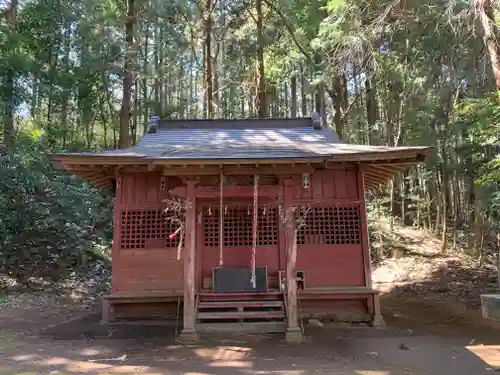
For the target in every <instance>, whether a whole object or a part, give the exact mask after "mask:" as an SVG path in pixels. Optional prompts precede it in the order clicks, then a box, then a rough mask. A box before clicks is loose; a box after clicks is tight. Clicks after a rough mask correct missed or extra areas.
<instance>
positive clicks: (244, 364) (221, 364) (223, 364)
mask: <svg viewBox="0 0 500 375" xmlns="http://www.w3.org/2000/svg"><path fill="white" fill-rule="evenodd" d="M209 366H210V367H234V368H250V367H252V362H248V361H246V362H245V361H214V362H212V363H210V364H209Z"/></svg>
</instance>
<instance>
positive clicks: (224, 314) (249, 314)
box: [197, 311, 285, 320]
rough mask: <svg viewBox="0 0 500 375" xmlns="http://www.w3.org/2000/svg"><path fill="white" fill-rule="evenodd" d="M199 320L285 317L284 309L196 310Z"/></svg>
mask: <svg viewBox="0 0 500 375" xmlns="http://www.w3.org/2000/svg"><path fill="white" fill-rule="evenodd" d="M197 318H198V319H199V320H208V319H211V320H218V319H285V312H284V311H217V312H203V311H200V312H198V315H197Z"/></svg>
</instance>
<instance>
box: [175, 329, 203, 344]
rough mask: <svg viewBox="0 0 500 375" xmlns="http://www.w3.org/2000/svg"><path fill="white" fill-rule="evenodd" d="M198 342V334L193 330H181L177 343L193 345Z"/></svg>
mask: <svg viewBox="0 0 500 375" xmlns="http://www.w3.org/2000/svg"><path fill="white" fill-rule="evenodd" d="M199 340H200V338H199V336H198V333H197V332H196V331H195V330H193V329H183V330H182V332H181V334H180V335H179V337H178V338H177V341H178V342H180V343H182V344H194V343H197V342H198V341H199Z"/></svg>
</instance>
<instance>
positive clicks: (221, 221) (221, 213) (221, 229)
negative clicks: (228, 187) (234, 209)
mask: <svg viewBox="0 0 500 375" xmlns="http://www.w3.org/2000/svg"><path fill="white" fill-rule="evenodd" d="M223 197H224V175H223V173H222V171H221V172H220V197H219V267H222V266H223V264H224V208H223V204H224V200H223Z"/></svg>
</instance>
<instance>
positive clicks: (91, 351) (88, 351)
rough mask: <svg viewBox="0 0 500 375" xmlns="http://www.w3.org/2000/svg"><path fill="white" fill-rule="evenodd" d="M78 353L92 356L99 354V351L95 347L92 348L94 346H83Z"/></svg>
mask: <svg viewBox="0 0 500 375" xmlns="http://www.w3.org/2000/svg"><path fill="white" fill-rule="evenodd" d="M80 354H81V355H85V356H88V357H91V356H94V355H98V354H101V351H99V350H97V349H94V348H85V349H82V350H81V351H80Z"/></svg>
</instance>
